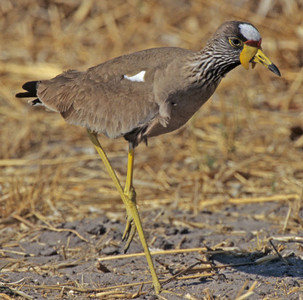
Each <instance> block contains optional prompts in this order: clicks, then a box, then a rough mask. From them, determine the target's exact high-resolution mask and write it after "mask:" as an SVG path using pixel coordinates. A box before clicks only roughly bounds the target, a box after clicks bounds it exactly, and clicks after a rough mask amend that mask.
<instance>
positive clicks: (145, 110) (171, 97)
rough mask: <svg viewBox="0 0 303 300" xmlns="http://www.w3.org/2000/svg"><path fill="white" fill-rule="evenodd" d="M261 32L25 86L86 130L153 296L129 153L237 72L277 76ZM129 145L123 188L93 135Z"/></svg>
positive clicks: (221, 32)
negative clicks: (137, 245)
mask: <svg viewBox="0 0 303 300" xmlns="http://www.w3.org/2000/svg"><path fill="white" fill-rule="evenodd" d="M261 43H262V38H261V35H260V33H259V31H258V29H257V28H256V27H255V26H254V25H252V24H251V23H249V22H245V21H227V22H224V23H223V24H221V25H220V26H219V27H218V29H217V30H216V31H215V32H214V34H213V35H212V36H211V37H210V38H209V40H208V41H207V43H206V45H205V46H204V47H203V48H202V50H200V51H192V50H188V49H183V48H178V47H160V48H151V49H146V50H141V51H138V52H134V53H131V54H126V55H122V56H119V57H116V58H113V59H111V60H108V61H106V62H103V63H101V64H99V65H97V66H94V67H91V68H89V69H88V70H87V71H77V70H73V69H71V70H68V71H65V72H63V73H61V74H59V75H57V76H56V77H54V78H52V79H49V80H37V81H29V82H26V83H25V84H24V85H23V86H22V88H23V89H24V90H25V92H21V93H18V94H16V97H18V98H35V99H31V100H30V101H29V102H30V103H31V104H32V105H33V106H37V105H43V106H44V107H46V108H47V109H48V110H51V111H55V112H58V113H60V114H61V116H62V117H63V118H64V119H65V121H66V122H67V123H70V124H74V125H78V126H82V127H85V128H86V129H87V133H88V137H89V138H90V140H91V141H92V143H93V144H94V146H95V148H96V151H97V152H98V154H99V156H100V158H101V159H102V161H103V162H104V164H105V167H106V169H107V171H108V173H109V176H110V177H111V178H112V180H113V182H114V185H115V187H116V188H117V191H118V193H119V194H120V197H121V199H122V201H123V203H124V205H125V208H126V214H127V219H126V227H125V230H124V233H123V236H122V240H123V241H125V242H126V243H125V251H126V250H127V249H128V247H129V245H130V243H131V241H132V240H133V237H134V235H135V233H136V231H137V232H138V235H139V238H140V241H141V244H142V247H143V249H144V252H145V256H146V259H147V263H148V266H149V269H150V273H151V277H152V283H153V288H154V291H155V293H156V294H159V293H160V292H161V291H163V287H162V285H161V283H160V280H159V278H158V275H157V273H156V270H155V267H154V264H153V260H152V258H151V254H150V251H149V248H148V244H147V242H146V238H145V235H144V231H143V228H142V223H141V219H140V216H139V213H138V209H137V205H136V192H135V189H134V186H133V165H134V151H135V148H136V147H137V146H138V145H139V144H140V143H141V142H145V143H146V144H147V141H148V139H149V138H151V137H156V136H159V135H162V134H165V133H168V132H171V131H174V130H176V129H178V128H180V127H181V126H183V125H184V124H185V123H186V122H187V121H188V120H189V119H190V118H191V117H192V116H193V115H194V114H195V112H196V111H198V110H199V108H200V107H201V106H202V105H203V104H204V103H205V102H206V101H207V100H208V99H209V98H210V97H211V95H212V94H213V93H214V92H215V90H216V88H217V87H218V85H219V83H220V82H221V80H222V79H223V78H224V77H225V76H226V74H227V73H228V72H229V71H231V70H232V69H234V68H236V67H237V66H240V65H242V66H243V67H244V68H245V69H249V66H250V64H251V66H252V67H254V66H255V65H256V64H257V63H259V64H261V65H263V66H265V67H266V68H267V69H269V70H270V71H272V72H273V73H274V74H276V75H278V76H281V74H280V71H279V69H278V68H277V66H276V65H275V64H273V63H272V62H271V61H270V59H269V58H268V57H267V56H266V55H265V54H264V52H263V51H262V47H261ZM99 134H103V135H105V136H107V137H109V138H112V139H114V138H119V137H124V139H125V140H126V141H127V142H128V163H127V172H126V181H125V187H124V189H123V188H122V185H121V183H120V181H119V179H118V177H117V175H116V173H115V171H114V169H113V167H112V166H111V164H110V161H109V160H108V158H107V156H106V153H105V151H104V149H103V148H102V146H101V144H100V142H99V139H98V135H99Z"/></svg>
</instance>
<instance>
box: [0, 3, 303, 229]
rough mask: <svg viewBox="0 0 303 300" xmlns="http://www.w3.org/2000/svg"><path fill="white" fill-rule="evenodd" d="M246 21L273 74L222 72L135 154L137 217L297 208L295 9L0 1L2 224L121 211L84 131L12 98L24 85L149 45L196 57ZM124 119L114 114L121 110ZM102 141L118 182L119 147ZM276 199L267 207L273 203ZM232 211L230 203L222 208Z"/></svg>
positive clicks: (300, 144) (302, 118)
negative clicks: (262, 203)
mask: <svg viewBox="0 0 303 300" xmlns="http://www.w3.org/2000/svg"><path fill="white" fill-rule="evenodd" d="M232 19H235V20H245V21H249V22H251V23H253V24H254V25H255V26H256V27H257V28H258V29H259V31H260V33H261V35H262V38H263V44H262V45H263V50H264V52H265V53H266V55H267V56H268V57H269V58H270V59H271V60H272V61H273V62H274V63H275V64H276V65H277V66H278V67H279V69H280V71H281V74H282V77H281V78H278V77H276V76H275V75H274V74H273V73H271V72H269V71H268V70H266V69H265V68H263V67H262V66H260V65H258V66H256V68H255V69H254V70H249V71H246V70H245V69H244V68H242V67H238V68H237V69H236V70H233V71H232V72H231V73H230V74H228V76H227V78H225V79H224V80H223V81H222V83H221V85H220V86H219V88H218V89H217V91H216V93H215V95H214V96H213V97H212V99H210V101H209V102H208V103H207V104H206V105H204V107H203V108H202V109H201V110H200V111H199V112H198V113H197V114H196V115H195V116H194V117H193V118H192V119H191V120H190V121H189V123H188V124H187V125H186V126H185V127H183V128H181V129H180V130H178V131H176V132H173V133H171V134H167V135H163V136H161V137H157V138H153V139H150V140H149V145H148V147H146V146H145V145H144V144H141V145H140V146H139V147H138V148H137V150H136V158H135V182H134V184H135V187H136V191H137V198H138V204H139V206H140V210H141V211H145V210H149V209H157V208H162V209H166V210H169V209H173V208H176V207H178V208H179V209H181V210H184V211H186V210H188V211H193V212H196V213H198V212H199V211H201V210H202V209H205V208H206V207H207V209H213V210H215V209H220V208H221V207H222V206H223V205H224V203H227V202H228V201H231V200H233V199H240V200H241V199H243V201H244V200H245V199H252V198H260V197H261V198H262V197H273V198H272V199H273V201H275V199H278V200H277V201H282V202H283V201H288V200H289V199H295V200H296V201H292V202H291V203H290V204H289V205H290V207H291V211H292V214H291V217H296V216H298V214H299V211H300V208H301V207H302V203H301V202H302V201H301V200H302V190H303V159H302V156H303V152H302V150H303V101H302V97H303V85H302V81H303V68H302V67H303V1H302V0H288V1H284V0H259V1H247V0H229V1H223V0H219V1H208V0H195V1H188V0H162V1H156V0H149V1H142V0H111V1H104V0H103V1H97V0H86V1H78V0H53V1H47V0H44V1H42V0H23V1H18V0H1V1H0V132H1V134H0V217H1V218H2V221H3V223H2V224H4V223H5V224H7V222H10V223H11V224H13V223H14V220H16V217H18V218H20V217H21V218H23V219H28V220H31V222H36V221H37V220H38V221H39V219H44V218H47V219H48V221H52V222H60V221H62V220H72V219H75V218H78V219H79V218H84V217H85V216H88V215H91V216H92V217H94V216H95V215H100V213H106V214H109V215H110V216H116V217H117V218H120V217H121V219H122V220H123V219H124V208H123V205H122V203H121V201H120V199H119V196H118V194H117V192H116V191H115V189H114V186H113V184H112V182H111V180H110V179H109V177H108V175H107V174H106V171H105V170H104V167H103V165H102V163H101V161H100V159H99V158H98V156H97V154H95V152H94V149H93V146H92V144H91V143H90V141H89V140H88V138H87V136H86V130H85V129H83V128H80V127H75V126H71V125H68V124H66V123H65V122H64V121H63V120H62V118H61V117H60V116H59V115H57V114H55V113H51V112H46V111H45V110H44V109H43V108H33V107H31V106H29V105H28V104H27V103H26V101H23V100H22V99H21V100H20V99H16V98H15V96H14V95H15V93H17V92H20V91H21V86H22V84H23V83H24V82H26V81H29V80H39V79H48V78H51V77H53V76H55V75H57V74H58V73H61V72H62V71H64V70H67V69H70V68H73V69H79V70H85V69H87V68H89V67H91V66H94V65H96V64H99V63H101V62H103V61H106V60H108V59H110V58H113V57H115V56H119V55H122V54H126V53H130V52H133V51H138V50H142V49H145V48H150V47H161V46H177V47H184V48H189V49H193V50H200V49H201V48H202V47H203V46H204V45H205V42H206V41H207V39H208V38H209V37H210V35H211V34H212V33H213V32H214V31H215V30H216V28H217V27H218V26H219V25H220V24H221V23H222V22H224V21H226V20H232ZM121 113H123V111H121ZM100 141H101V143H102V144H103V146H104V148H105V150H106V151H107V153H108V155H109V157H110V159H111V161H112V163H113V166H114V167H115V168H116V170H117V173H118V175H119V177H120V178H121V180H122V182H124V176H125V174H126V162H127V143H126V142H125V141H124V140H123V139H117V140H109V139H108V138H106V137H103V136H101V137H100ZM275 197H276V198H275ZM230 205H231V204H230Z"/></svg>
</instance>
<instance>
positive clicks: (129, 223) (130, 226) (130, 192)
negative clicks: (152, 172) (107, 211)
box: [122, 143, 136, 253]
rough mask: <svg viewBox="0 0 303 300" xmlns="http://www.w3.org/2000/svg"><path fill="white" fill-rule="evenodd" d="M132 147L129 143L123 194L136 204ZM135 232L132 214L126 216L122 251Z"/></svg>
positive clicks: (125, 249)
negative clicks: (124, 242)
mask: <svg viewBox="0 0 303 300" xmlns="http://www.w3.org/2000/svg"><path fill="white" fill-rule="evenodd" d="M134 154H135V153H134V148H133V146H132V144H131V143H129V148H128V159H127V175H126V181H125V188H124V194H125V195H126V197H128V198H129V199H130V200H131V202H133V203H134V204H135V206H136V192H135V189H134V187H133V169H134ZM135 233H136V226H135V224H134V220H133V217H132V216H129V215H128V216H127V220H126V226H125V230H124V233H123V236H122V241H124V240H126V244H125V247H124V253H126V251H127V250H128V248H129V246H130V243H131V242H132V240H133V238H134V235H135Z"/></svg>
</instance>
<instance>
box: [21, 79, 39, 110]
mask: <svg viewBox="0 0 303 300" xmlns="http://www.w3.org/2000/svg"><path fill="white" fill-rule="evenodd" d="M39 83H40V81H28V82H26V83H24V84H23V86H22V88H23V89H24V90H26V92H22V93H18V94H16V97H17V98H32V97H38V96H37V87H38V84H39ZM29 102H30V103H31V104H32V105H37V104H42V102H41V101H40V100H39V99H38V98H37V99H34V100H30V101H29Z"/></svg>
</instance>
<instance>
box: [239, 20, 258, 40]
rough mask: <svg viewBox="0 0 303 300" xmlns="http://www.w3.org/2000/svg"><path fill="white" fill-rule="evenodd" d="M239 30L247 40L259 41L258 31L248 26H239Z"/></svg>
mask: <svg viewBox="0 0 303 300" xmlns="http://www.w3.org/2000/svg"><path fill="white" fill-rule="evenodd" d="M239 29H240V32H241V34H242V35H243V36H244V37H245V38H246V39H247V40H253V41H259V40H260V39H261V35H260V33H259V31H258V30H257V29H256V28H255V27H253V26H252V25H250V24H240V25H239Z"/></svg>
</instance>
